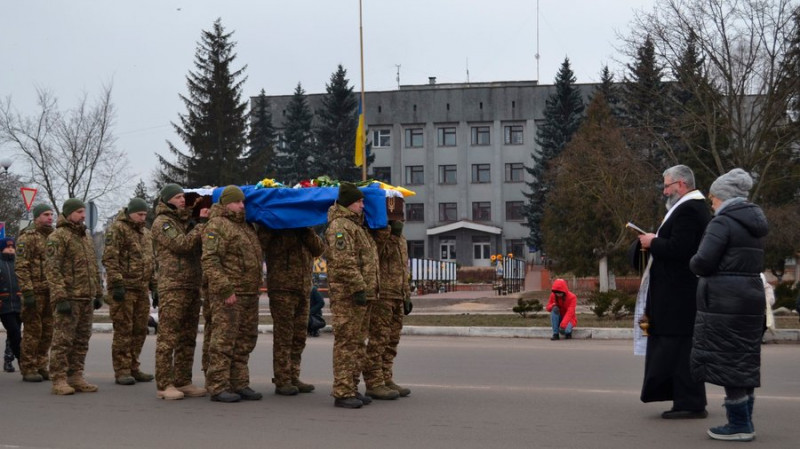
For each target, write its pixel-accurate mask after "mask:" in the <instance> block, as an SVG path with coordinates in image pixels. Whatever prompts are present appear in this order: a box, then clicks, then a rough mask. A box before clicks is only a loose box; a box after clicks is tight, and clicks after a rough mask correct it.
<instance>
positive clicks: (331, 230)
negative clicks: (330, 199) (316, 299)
mask: <svg viewBox="0 0 800 449" xmlns="http://www.w3.org/2000/svg"><path fill="white" fill-rule="evenodd" d="M363 221H364V219H363V215H361V214H356V213H355V212H352V211H350V210H349V209H347V208H346V207H343V206H341V205H339V204H338V203H334V204H333V206H331V207H330V209H328V229H327V230H326V231H325V240H326V242H327V244H328V249H327V252H326V253H325V255H326V258H327V261H328V284H329V286H330V298H331V311H332V312H333V335H334V339H333V393H332V395H333V397H335V398H350V397H355V394H356V387H357V385H356V382H355V380H356V379H357V378H358V376H359V373H361V371H362V369H363V364H364V357H365V348H364V339H365V338H366V332H367V328H368V324H369V315H368V309H369V306H360V305H358V304H356V303H355V298H354V295H355V294H356V293H358V292H364V293H365V294H366V297H367V304H373V303H375V300H376V299H377V297H378V253H377V250H376V247H375V242H374V241H373V240H372V238H371V237H370V236H369V233H368V232H367V230H366V228H365V227H364V224H363Z"/></svg>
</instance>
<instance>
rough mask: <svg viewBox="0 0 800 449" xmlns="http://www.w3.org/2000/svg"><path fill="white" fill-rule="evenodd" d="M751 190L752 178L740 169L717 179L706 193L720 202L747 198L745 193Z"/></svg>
mask: <svg viewBox="0 0 800 449" xmlns="http://www.w3.org/2000/svg"><path fill="white" fill-rule="evenodd" d="M752 188H753V178H752V177H751V176H750V175H749V174H748V173H747V172H746V171H744V170H742V169H741V168H734V169H733V170H731V171H729V172H728V173H725V174H724V175H722V176H720V177H719V178H717V179H716V181H714V183H713V184H711V188H710V189H708V191H709V193H711V194H712V195H714V196H715V197H717V198H719V199H721V200H722V201H726V200H729V199H731V198H747V193H748V192H750V189H752Z"/></svg>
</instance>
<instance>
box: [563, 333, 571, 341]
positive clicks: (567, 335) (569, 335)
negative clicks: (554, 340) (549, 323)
mask: <svg viewBox="0 0 800 449" xmlns="http://www.w3.org/2000/svg"><path fill="white" fill-rule="evenodd" d="M564 340H572V334H565V335H564Z"/></svg>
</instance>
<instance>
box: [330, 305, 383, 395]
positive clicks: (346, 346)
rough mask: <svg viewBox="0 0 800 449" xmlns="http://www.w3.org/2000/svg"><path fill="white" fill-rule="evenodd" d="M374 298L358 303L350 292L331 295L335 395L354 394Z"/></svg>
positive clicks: (361, 365) (361, 367)
mask: <svg viewBox="0 0 800 449" xmlns="http://www.w3.org/2000/svg"><path fill="white" fill-rule="evenodd" d="M375 302H376V301H374V300H373V301H367V305H366V306H359V305H357V304H356V303H355V300H354V299H353V297H352V296H346V297H343V298H337V297H331V312H332V313H333V392H332V393H331V395H332V396H333V397H335V398H350V397H353V396H355V394H356V389H357V388H358V378H359V376H360V374H361V372H362V371H363V370H364V366H365V365H364V362H365V360H366V347H365V346H364V340H365V339H366V337H367V328H368V326H369V316H370V315H369V311H370V309H371V308H372V305H373V303H375Z"/></svg>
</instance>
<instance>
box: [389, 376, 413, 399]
mask: <svg viewBox="0 0 800 449" xmlns="http://www.w3.org/2000/svg"><path fill="white" fill-rule="evenodd" d="M386 386H387V387H389V388H391V389H392V390H394V391H396V392H398V393H400V397H401V398H404V397H406V396H408V395H410V394H411V390H410V389H408V388H406V387H401V386H400V385H397V384H396V383H394V381H393V380H390V381H388V382H386Z"/></svg>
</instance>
